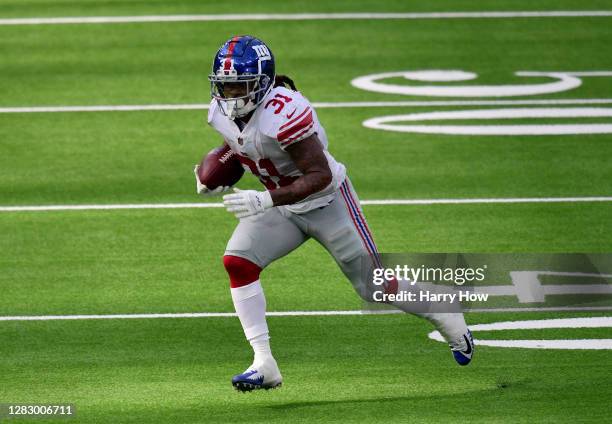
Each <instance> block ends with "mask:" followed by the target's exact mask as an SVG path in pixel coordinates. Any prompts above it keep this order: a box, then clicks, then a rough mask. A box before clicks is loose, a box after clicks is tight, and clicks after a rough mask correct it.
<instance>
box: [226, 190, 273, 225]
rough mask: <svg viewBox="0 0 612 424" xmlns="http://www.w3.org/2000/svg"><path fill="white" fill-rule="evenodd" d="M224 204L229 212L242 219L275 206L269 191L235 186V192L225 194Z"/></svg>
mask: <svg viewBox="0 0 612 424" xmlns="http://www.w3.org/2000/svg"><path fill="white" fill-rule="evenodd" d="M223 204H224V205H225V208H226V209H227V211H228V212H231V213H233V214H235V215H236V218H238V219H242V218H246V217H247V216H252V215H257V214H260V213H263V212H264V211H265V210H266V209H269V208H271V207H272V206H274V202H272V195H271V194H270V192H269V191H255V190H240V189H237V188H235V189H234V193H232V194H226V195H225V196H223Z"/></svg>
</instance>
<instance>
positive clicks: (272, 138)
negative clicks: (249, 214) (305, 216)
mask: <svg viewBox="0 0 612 424" xmlns="http://www.w3.org/2000/svg"><path fill="white" fill-rule="evenodd" d="M208 123H209V124H210V125H211V126H212V127H213V128H214V129H215V130H217V131H218V132H219V134H221V136H222V137H223V139H224V140H225V142H226V143H227V144H228V145H229V146H230V148H231V149H232V150H233V151H235V152H236V153H237V156H238V159H239V160H240V162H241V163H242V166H243V167H244V168H245V169H246V170H247V171H250V172H251V173H253V174H254V175H255V176H257V177H258V178H259V180H260V181H261V182H262V183H263V184H264V185H265V186H266V188H267V189H268V190H274V189H277V188H279V187H283V186H286V185H289V184H291V183H293V181H295V180H296V179H297V178H298V177H300V176H301V175H303V174H302V172H300V170H299V169H298V168H297V167H296V165H295V163H294V162H293V160H292V159H291V156H289V153H287V152H286V151H285V149H286V148H287V147H288V146H291V145H292V144H294V143H299V142H300V141H301V140H304V139H305V138H307V137H310V136H311V135H312V134H316V135H317V137H318V138H319V140H320V141H321V143H322V144H323V150H324V153H325V157H326V158H327V162H328V164H329V169H330V170H331V172H332V176H333V179H332V182H331V183H330V184H329V185H328V186H327V187H326V188H324V189H323V190H321V191H319V192H317V193H314V194H312V195H310V196H308V197H307V198H306V199H304V200H302V201H300V202H298V203H295V204H293V205H287V209H289V210H290V211H291V212H294V213H305V212H308V211H309V210H311V209H314V208H317V207H321V206H325V205H327V204H329V202H331V200H332V199H333V198H334V193H335V191H336V190H337V189H338V188H339V187H340V185H341V184H342V182H343V181H344V179H345V177H346V169H345V167H344V165H342V164H341V163H339V162H337V161H336V160H335V159H334V157H333V156H332V155H331V154H330V153H329V152H328V151H327V135H326V134H325V130H324V129H323V127H322V126H321V124H320V123H319V119H318V118H317V114H316V112H315V110H314V109H313V108H312V106H311V105H310V103H309V102H308V100H306V98H305V97H304V96H302V95H301V94H300V93H299V92H296V91H292V90H289V89H286V88H284V87H276V88H273V89H272V90H270V92H269V93H268V95H267V96H266V97H265V99H264V100H263V102H262V103H261V104H260V105H259V106H258V107H257V109H255V112H253V115H252V116H251V119H250V120H249V122H248V123H247V124H246V125H245V126H244V128H243V129H242V131H241V130H240V128H239V127H238V125H237V124H236V123H235V122H234V121H232V120H231V119H229V118H228V117H227V116H225V115H224V114H223V112H222V111H221V110H220V108H219V106H218V105H217V101H216V100H214V99H213V100H212V102H211V104H210V109H209V111H208Z"/></svg>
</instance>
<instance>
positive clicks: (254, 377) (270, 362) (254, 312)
mask: <svg viewBox="0 0 612 424" xmlns="http://www.w3.org/2000/svg"><path fill="white" fill-rule="evenodd" d="M307 238H308V236H306V235H305V234H304V233H303V232H302V231H300V229H299V228H298V227H297V226H296V225H295V224H294V223H292V222H291V221H290V220H288V219H287V218H286V217H285V216H283V215H282V214H281V213H280V212H279V210H278V208H272V209H269V210H268V211H266V212H265V213H264V214H263V215H261V216H258V217H256V218H247V219H242V220H240V222H239V223H238V225H237V226H236V229H235V230H234V233H233V235H232V237H231V238H230V240H229V242H228V244H227V248H226V251H225V254H224V256H223V264H224V266H225V269H226V270H227V273H228V275H229V278H230V287H231V288H230V290H231V294H232V301H233V303H234V308H235V310H236V314H237V315H238V318H239V319H240V324H241V325H242V329H243V330H244V334H245V336H246V338H247V340H248V341H249V343H250V344H251V346H252V348H253V353H254V358H253V364H252V365H251V366H250V367H249V368H247V370H246V371H245V372H243V373H241V374H238V375H236V376H234V378H233V379H232V384H233V385H234V387H236V388H237V389H238V390H243V391H248V390H253V389H259V388H271V387H276V386H278V385H280V383H281V381H282V377H281V374H280V371H279V370H278V366H277V364H276V361H275V360H274V357H273V356H272V352H271V349H270V342H269V338H270V337H269V332H268V325H267V322H266V298H265V296H264V292H263V289H262V286H261V283H260V281H259V274H260V272H261V270H262V269H263V268H265V267H266V266H267V265H268V264H269V263H270V262H272V261H274V260H275V259H278V258H280V257H282V256H284V255H286V254H287V253H289V252H290V251H292V250H293V249H295V248H297V247H298V246H299V245H301V244H302V243H303V242H304V241H305V240H306V239H307Z"/></svg>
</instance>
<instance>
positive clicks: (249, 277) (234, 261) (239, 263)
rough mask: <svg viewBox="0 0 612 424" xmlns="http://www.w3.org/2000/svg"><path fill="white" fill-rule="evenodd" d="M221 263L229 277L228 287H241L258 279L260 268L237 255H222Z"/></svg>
mask: <svg viewBox="0 0 612 424" xmlns="http://www.w3.org/2000/svg"><path fill="white" fill-rule="evenodd" d="M223 265H224V266H225V270H226V271H227V274H228V275H229V278H230V287H233V288H236V287H242V286H246V285H247V284H250V283H252V282H253V281H257V280H259V273H260V272H261V268H260V267H259V266H258V265H257V264H254V263H253V262H251V261H249V260H248V259H244V258H241V257H239V256H232V255H225V256H223Z"/></svg>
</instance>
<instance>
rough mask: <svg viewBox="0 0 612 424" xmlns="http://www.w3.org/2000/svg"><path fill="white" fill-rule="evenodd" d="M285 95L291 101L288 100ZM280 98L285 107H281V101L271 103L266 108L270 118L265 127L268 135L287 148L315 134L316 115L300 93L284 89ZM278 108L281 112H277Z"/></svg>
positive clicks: (282, 147) (283, 147)
mask: <svg viewBox="0 0 612 424" xmlns="http://www.w3.org/2000/svg"><path fill="white" fill-rule="evenodd" d="M285 91H286V92H287V94H285ZM283 97H284V98H285V99H286V98H290V99H291V101H289V102H286V101H284V99H283ZM278 100H279V102H280V101H283V107H282V108H280V106H279V103H276V104H270V105H269V106H270V107H268V108H267V109H266V112H267V113H266V114H267V115H268V117H269V119H268V122H267V125H264V126H263V127H264V132H265V133H266V135H267V136H268V137H270V138H273V139H275V140H276V141H277V142H278V144H279V146H280V148H281V149H283V150H285V149H286V148H287V147H289V146H291V145H293V144H295V143H298V142H300V141H302V140H304V139H305V138H308V137H310V136H311V135H312V134H314V132H315V116H314V113H313V110H312V106H311V105H310V103H309V102H308V100H306V99H305V98H304V97H303V96H302V95H301V94H300V93H297V92H293V91H289V90H283V93H282V96H280V97H279V99H278ZM273 106H275V107H273ZM277 109H280V110H279V113H275V112H276V110H277Z"/></svg>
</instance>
